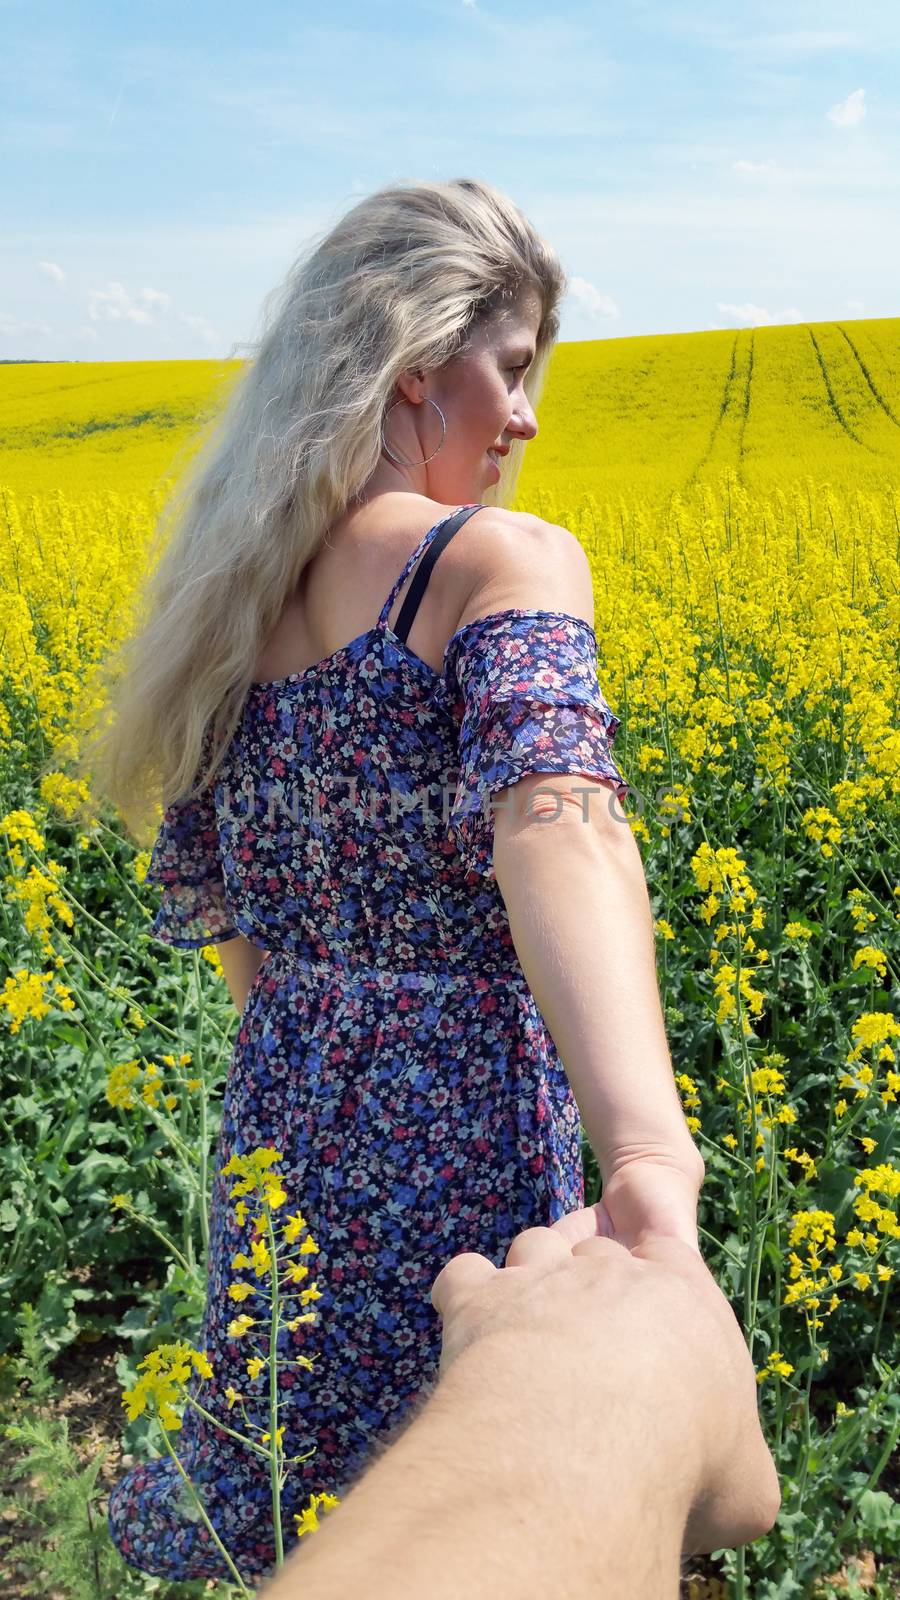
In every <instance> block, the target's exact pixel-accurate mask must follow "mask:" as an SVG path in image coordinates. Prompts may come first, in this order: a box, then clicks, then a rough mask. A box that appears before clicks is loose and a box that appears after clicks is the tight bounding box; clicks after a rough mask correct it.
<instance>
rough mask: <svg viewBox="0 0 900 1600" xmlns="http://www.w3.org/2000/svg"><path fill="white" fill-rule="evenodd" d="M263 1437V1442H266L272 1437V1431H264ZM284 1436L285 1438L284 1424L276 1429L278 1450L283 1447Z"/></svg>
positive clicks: (276, 1446)
mask: <svg viewBox="0 0 900 1600" xmlns="http://www.w3.org/2000/svg"><path fill="white" fill-rule="evenodd" d="M262 1437H263V1444H265V1443H266V1441H267V1440H268V1439H271V1437H272V1435H271V1434H270V1433H264V1434H263V1436H262ZM283 1438H284V1427H283V1426H282V1427H280V1428H276V1430H275V1449H276V1450H280V1449H281V1441H282V1439H283Z"/></svg>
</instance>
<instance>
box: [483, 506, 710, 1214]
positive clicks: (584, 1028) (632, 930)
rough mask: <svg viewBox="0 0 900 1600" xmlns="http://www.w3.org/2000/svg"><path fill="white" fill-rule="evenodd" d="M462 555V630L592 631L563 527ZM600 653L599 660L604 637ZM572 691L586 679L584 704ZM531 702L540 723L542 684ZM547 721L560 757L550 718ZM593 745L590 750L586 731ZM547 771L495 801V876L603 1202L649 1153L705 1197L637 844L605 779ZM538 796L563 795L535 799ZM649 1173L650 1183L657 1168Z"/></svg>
mask: <svg viewBox="0 0 900 1600" xmlns="http://www.w3.org/2000/svg"><path fill="white" fill-rule="evenodd" d="M467 554H469V555H470V559H471V570H472V587H471V590H470V592H469V596H468V599H467V601H466V605H465V608H464V610H463V614H462V618H461V623H465V624H468V623H470V622H472V621H474V620H475V619H477V618H479V617H484V616H490V615H491V614H492V613H494V612H502V611H503V610H504V609H505V608H507V607H519V608H523V612H524V613H525V614H527V613H528V611H531V610H536V608H545V610H546V613H547V614H549V615H552V614H553V613H560V614H563V615H567V616H570V617H576V618H582V619H583V620H584V621H585V622H587V623H589V624H590V626H591V627H592V628H593V626H594V598H593V579H592V576H591V569H590V563H589V561H588V559H587V556H586V554H585V552H584V550H583V549H582V547H581V545H580V544H579V542H578V540H577V539H576V538H575V537H574V535H573V534H571V533H570V532H569V530H568V529H567V528H561V527H556V526H555V525H553V524H551V523H545V522H542V521H541V520H540V518H537V517H530V516H523V515H520V514H514V515H513V516H512V517H511V518H510V517H509V516H508V515H507V518H506V520H505V521H502V522H500V523H499V524H498V525H497V527H496V528H492V529H491V530H490V539H487V538H482V539H480V540H475V539H474V538H473V539H472V540H471V541H470V551H468V552H467ZM536 614H538V615H539V614H540V613H539V612H537V613H536ZM600 651H601V657H602V652H603V643H602V636H601V641H600ZM511 677H512V680H513V683H514V685H515V687H514V689H511V688H510V684H509V681H505V680H504V672H503V670H502V667H501V668H500V669H499V670H498V671H497V672H496V673H495V679H496V682H497V683H498V684H500V685H501V689H500V698H501V700H502V699H503V696H504V694H505V695H507V696H509V695H512V696H513V697H514V698H515V697H516V696H518V697H520V698H523V699H527V696H528V690H527V686H523V685H522V684H521V683H519V682H518V681H517V680H516V678H515V673H514V671H513V672H512V674H511ZM551 683H552V677H551ZM492 689H493V682H492V681H490V680H489V681H488V682H487V684H486V685H485V682H484V681H483V680H481V679H479V680H477V686H476V689H475V691H474V693H475V695H479V694H483V695H485V698H486V699H488V700H489V698H490V693H491V692H492ZM578 693H583V685H582V684H580V683H579V686H578V690H577V692H576V695H575V698H574V700H573V705H574V706H575V707H576V708H577V705H578V703H579V702H578V698H577V694H578ZM533 699H534V704H535V716H536V718H539V717H540V714H541V685H540V684H538V685H537V686H536V687H535V689H534V691H533ZM501 709H502V707H501ZM553 709H554V708H553V707H552V706H551V707H550V708H549V710H550V711H551V712H552V711H553ZM548 727H549V729H550V735H549V737H548V749H549V752H550V754H551V756H552V755H553V739H552V721H551V720H549V719H548ZM585 743H586V747H587V748H588V749H589V747H590V743H591V740H590V737H588V735H587V733H586V736H585ZM587 759H589V755H588V757H587ZM551 764H552V763H551ZM539 765H540V763H539V761H538V760H535V762H534V764H533V766H532V769H531V773H530V774H528V775H526V776H523V777H521V778H520V779H519V781H518V782H512V783H511V784H510V785H509V786H508V787H506V788H503V789H499V790H497V791H496V792H494V793H493V794H492V795H491V796H490V797H489V800H490V804H491V808H492V812H493V865H494V872H495V874H496V878H497V883H498V886H499V888H500V892H501V894H502V896H503V899H504V902H505V904H506V910H507V915H508V918H509V925H510V931H511V934H512V938H513V942H514V944H515V948H516V953H517V955H518V957H519V962H520V964H521V967H522V970H523V972H524V974H525V979H526V981H527V983H528V986H529V988H530V989H531V992H532V994H533V995H534V998H535V1001H536V1003H537V1005H538V1008H539V1009H540V1011H541V1013H542V1015H543V1018H544V1021H545V1022H546V1024H547V1027H548V1029H549V1031H550V1034H551V1036H552V1038H553V1041H554V1044H555V1045H556V1047H557V1049H558V1051H559V1054H560V1057H561V1059H562V1062H563V1065H564V1066H565V1069H566V1072H567V1074H568V1077H569V1081H570V1083H571V1085H572V1089H573V1092H574V1094H575V1098H576V1100H577V1102H578V1106H579V1109H580V1111H581V1115H582V1120H583V1122H584V1125H585V1128H586V1130H587V1135H588V1138H589V1140H590V1142H591V1145H592V1147H593V1149H594V1152H595V1154H596V1156H597V1160H598V1163H599V1165H600V1170H601V1175H602V1177H603V1179H604V1196H605V1193H606V1180H607V1179H608V1178H609V1177H610V1176H611V1175H613V1174H615V1173H618V1172H619V1171H620V1170H621V1169H623V1168H625V1167H626V1166H628V1165H629V1164H632V1163H637V1162H640V1163H642V1164H643V1163H644V1161H645V1158H649V1160H651V1161H655V1162H657V1163H658V1164H659V1168H662V1167H666V1166H669V1165H672V1166H674V1168H675V1169H676V1170H675V1178H676V1182H677V1180H678V1179H681V1180H682V1182H685V1183H686V1184H687V1185H688V1189H689V1188H690V1185H691V1184H693V1185H694V1186H695V1188H697V1189H698V1188H699V1185H700V1183H701V1182H702V1178H703V1170H704V1169H703V1159H702V1156H701V1154H700V1151H699V1150H698V1148H697V1146H696V1145H695V1143H694V1141H693V1139H692V1137H691V1133H690V1129H689V1128H688V1126H687V1122H686V1121H685V1117H684V1112H683V1109H682V1106H681V1102H680V1099H679V1095H678V1089H677V1085H676V1083H675V1079H674V1074H673V1071H672V1063H671V1058H670V1055H669V1049H668V1044H667V1041H666V1035H665V1026H664V1022H663V1016H662V1006H661V1004H660V997H659V989H658V985H657V978H656V956H655V948H654V936H653V916H652V911H651V907H650V901H649V896H648V893H647V885H646V881H645V878H644V869H643V862H642V860H641V855H640V851H639V850H638V846H637V842H636V840H635V838H634V835H633V833H632V831H631V827H630V825H629V822H628V819H627V817H626V816H625V815H624V813H623V811H622V808H621V806H620V805H619V804H618V803H617V801H616V798H615V792H614V789H613V788H611V787H610V785H609V784H608V783H605V782H603V781H602V780H601V779H599V778H597V777H594V778H590V777H587V776H584V775H582V774H579V773H578V772H572V771H569V772H553V771H545V772H544V773H541V772H540V771H539V770H538V769H539ZM522 770H523V771H525V772H526V773H527V767H526V766H524V765H523V769H522ZM541 789H550V790H555V791H556V792H557V794H558V795H559V796H561V797H563V798H562V799H560V800H557V799H556V798H554V796H553V795H549V794H548V795H542V796H539V795H537V794H535V791H536V790H541ZM579 791H582V792H581V793H579ZM529 812H530V813H531V814H529ZM538 812H540V813H544V814H545V818H546V820H542V817H541V816H540V815H537V814H536V813H538ZM644 1175H645V1178H647V1179H649V1181H650V1182H651V1183H652V1182H653V1179H654V1176H655V1174H654V1173H653V1172H652V1171H648V1170H647V1169H646V1168H645V1174H644ZM674 1192H677V1190H676V1191H674Z"/></svg>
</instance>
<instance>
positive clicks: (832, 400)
mask: <svg viewBox="0 0 900 1600" xmlns="http://www.w3.org/2000/svg"><path fill="white" fill-rule="evenodd" d="M807 332H808V334H809V337H810V339H811V340H812V347H813V349H814V350H815V352H816V360H817V361H818V363H819V367H820V369H821V372H822V381H823V383H824V384H825V393H826V394H827V396H828V404H829V406H830V408H831V411H832V414H833V415H834V416H835V417H836V418H837V421H838V422H839V423H840V426H841V427H842V428H843V430H844V432H845V433H846V434H847V435H848V437H849V438H851V439H852V440H853V443H854V444H858V445H861V446H862V448H863V449H864V450H868V452H869V454H870V455H873V456H877V455H878V454H879V452H878V451H877V450H873V448H872V446H871V445H870V444H867V443H866V441H865V439H861V438H860V436H859V434H858V433H857V432H856V430H855V429H854V428H851V426H850V424H849V422H848V421H847V418H846V417H845V416H844V413H843V411H842V410H841V408H840V406H839V405H838V400H837V395H836V394H835V392H834V389H833V387H832V383H831V375H830V373H829V371H828V367H827V366H826V364H825V357H824V356H823V354H822V351H821V350H820V348H819V341H818V339H817V338H816V336H815V334H814V333H813V331H812V328H808V329H807Z"/></svg>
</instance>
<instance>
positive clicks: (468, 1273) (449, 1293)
mask: <svg viewBox="0 0 900 1600" xmlns="http://www.w3.org/2000/svg"><path fill="white" fill-rule="evenodd" d="M497 1271H499V1268H497V1267H495V1266H494V1263H493V1262H492V1261H488V1258H487V1256H482V1255H479V1254H478V1252H477V1250H463V1251H462V1252H461V1254H460V1255H458V1256H453V1257H452V1258H451V1260H449V1261H448V1262H447V1263H446V1265H445V1266H443V1267H442V1268H441V1270H440V1272H439V1273H438V1275H437V1277H436V1278H435V1280H434V1283H433V1284H432V1285H431V1304H432V1305H433V1306H434V1309H435V1311H436V1312H437V1314H438V1316H439V1317H443V1318H444V1319H445V1321H446V1318H447V1313H448V1310H449V1307H450V1300H451V1299H453V1300H455V1299H456V1298H457V1296H458V1295H463V1296H465V1295H466V1294H467V1293H468V1292H469V1291H470V1290H472V1289H477V1288H478V1287H479V1285H480V1284H482V1283H485V1282H486V1281H487V1280H488V1278H491V1277H492V1276H493V1274H494V1273H495V1272H497Z"/></svg>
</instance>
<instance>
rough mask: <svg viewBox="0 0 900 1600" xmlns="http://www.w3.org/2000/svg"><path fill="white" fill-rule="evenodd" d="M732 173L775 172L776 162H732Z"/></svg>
mask: <svg viewBox="0 0 900 1600" xmlns="http://www.w3.org/2000/svg"><path fill="white" fill-rule="evenodd" d="M731 170H732V172H774V171H775V163H774V161H732V163H731Z"/></svg>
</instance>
